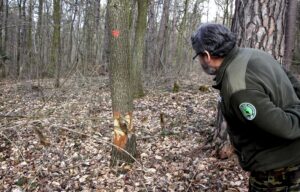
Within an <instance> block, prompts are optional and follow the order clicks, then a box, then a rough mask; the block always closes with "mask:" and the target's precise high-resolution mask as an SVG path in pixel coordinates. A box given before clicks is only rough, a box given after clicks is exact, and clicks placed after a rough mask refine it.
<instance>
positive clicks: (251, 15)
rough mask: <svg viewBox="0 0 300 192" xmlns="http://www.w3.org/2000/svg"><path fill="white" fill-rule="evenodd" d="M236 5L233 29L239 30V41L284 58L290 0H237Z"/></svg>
mask: <svg viewBox="0 0 300 192" xmlns="http://www.w3.org/2000/svg"><path fill="white" fill-rule="evenodd" d="M235 6H236V7H235V13H234V18H233V23H232V28H231V29H232V31H233V32H236V33H237V34H238V45H239V46H241V47H252V48H257V49H262V50H264V51H266V52H268V53H270V54H272V55H273V56H274V57H275V58H276V59H277V60H279V61H280V62H281V61H282V57H283V55H284V48H285V43H284V35H285V31H284V30H285V28H284V26H285V23H286V16H285V11H286V8H287V4H286V0H277V1H272V0H267V1H263V2H261V1H259V0H253V1H241V0H237V1H236V4H235Z"/></svg>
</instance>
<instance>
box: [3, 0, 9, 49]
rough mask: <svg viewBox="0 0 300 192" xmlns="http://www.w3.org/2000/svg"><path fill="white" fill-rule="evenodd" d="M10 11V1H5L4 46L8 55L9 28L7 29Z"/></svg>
mask: <svg viewBox="0 0 300 192" xmlns="http://www.w3.org/2000/svg"><path fill="white" fill-rule="evenodd" d="M8 9H9V4H8V0H6V1H5V22H4V36H5V37H4V45H3V51H4V52H5V53H7V42H8V27H7V22H8Z"/></svg>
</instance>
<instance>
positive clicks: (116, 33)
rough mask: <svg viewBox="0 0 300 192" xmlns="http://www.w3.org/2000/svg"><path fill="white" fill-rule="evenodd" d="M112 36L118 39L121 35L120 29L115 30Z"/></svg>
mask: <svg viewBox="0 0 300 192" xmlns="http://www.w3.org/2000/svg"><path fill="white" fill-rule="evenodd" d="M111 34H112V36H113V37H115V38H118V37H119V35H120V31H119V30H118V29H114V30H112V32H111Z"/></svg>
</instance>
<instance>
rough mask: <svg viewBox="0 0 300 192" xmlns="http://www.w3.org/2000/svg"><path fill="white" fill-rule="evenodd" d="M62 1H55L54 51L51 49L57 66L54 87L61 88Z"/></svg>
mask: <svg viewBox="0 0 300 192" xmlns="http://www.w3.org/2000/svg"><path fill="white" fill-rule="evenodd" d="M60 5H61V2H60V0H53V7H54V8H53V24H54V30H53V37H52V49H51V63H52V65H53V66H55V83H54V87H59V86H60V82H59V79H60V68H61V63H60V62H61V59H60V58H61V55H60V50H61V49H60V47H61V46H60V20H61V13H60Z"/></svg>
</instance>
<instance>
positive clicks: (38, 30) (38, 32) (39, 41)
mask: <svg viewBox="0 0 300 192" xmlns="http://www.w3.org/2000/svg"><path fill="white" fill-rule="evenodd" d="M43 2H44V0H39V6H38V20H37V28H36V36H35V41H36V50H37V53H36V54H37V58H38V59H37V63H36V66H35V70H36V76H37V78H38V79H39V78H40V77H41V74H40V69H41V66H43V65H44V64H43V46H42V42H43V34H42V22H43V7H44V3H43Z"/></svg>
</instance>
